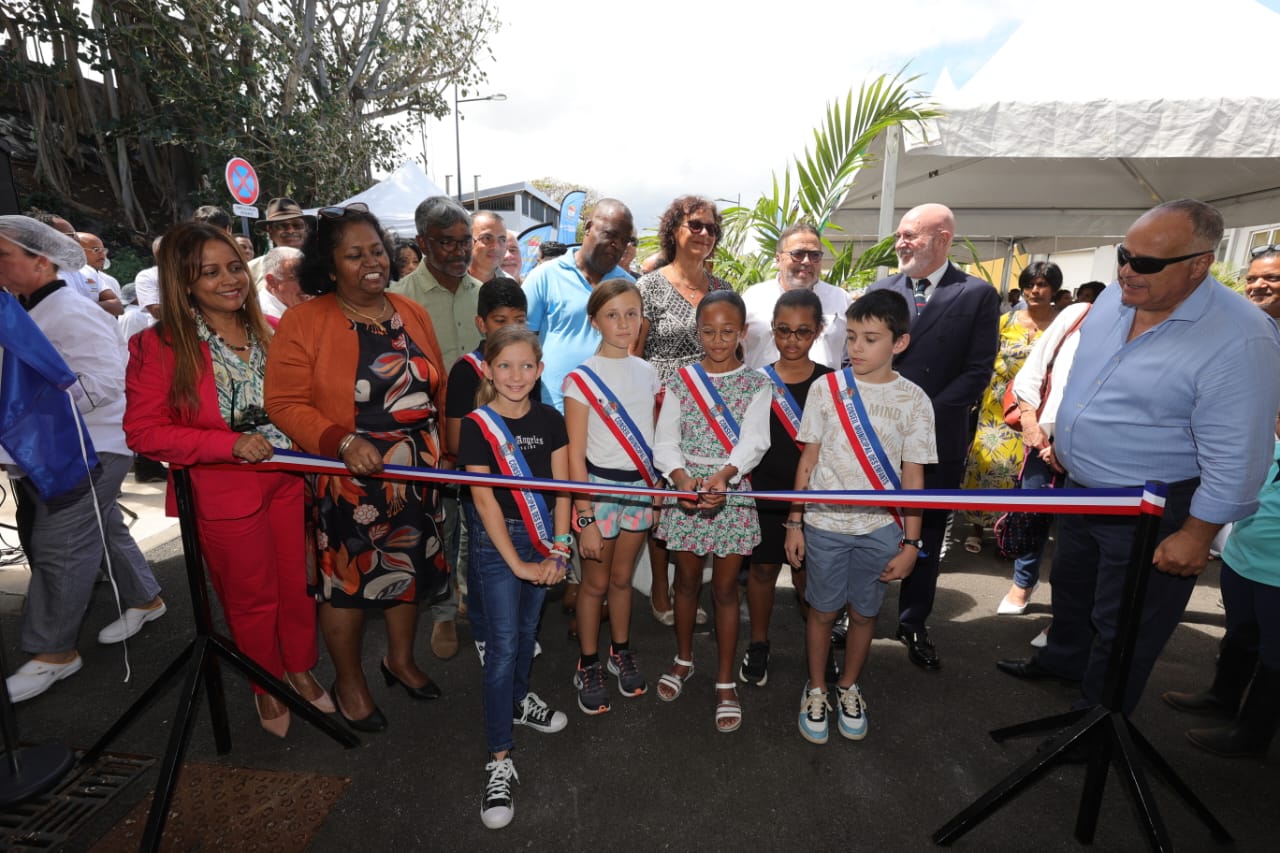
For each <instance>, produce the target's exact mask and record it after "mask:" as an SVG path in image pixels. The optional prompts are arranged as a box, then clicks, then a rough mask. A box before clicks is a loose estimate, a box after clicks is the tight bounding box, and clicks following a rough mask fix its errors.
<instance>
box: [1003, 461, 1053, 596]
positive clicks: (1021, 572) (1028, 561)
mask: <svg viewBox="0 0 1280 853" xmlns="http://www.w3.org/2000/svg"><path fill="white" fill-rule="evenodd" d="M1052 477H1053V469H1051V468H1050V467H1049V465H1048V463H1046V462H1045V461H1044V460H1043V459H1041V458H1040V453H1039V452H1038V451H1035V450H1032V451H1030V452H1029V453H1028V455H1027V461H1026V464H1025V465H1024V466H1023V468H1022V488H1024V489H1043V488H1044V487H1045V486H1046V485H1048V483H1049V480H1050V479H1052ZM1048 541H1049V537H1048V536H1046V537H1045V538H1044V539H1042V540H1040V544H1039V545H1038V546H1037V547H1036V548H1035V549H1034V550H1032V551H1028V552H1027V553H1026V554H1023V555H1022V556H1021V557H1018V558H1016V559H1015V560H1014V561H1013V582H1014V584H1016V585H1017V586H1018V587H1020V588H1021V589H1031V587H1033V586H1035V585H1036V584H1037V583H1039V581H1040V559H1041V558H1042V557H1043V556H1044V546H1045V544H1046V543H1047V542H1048Z"/></svg>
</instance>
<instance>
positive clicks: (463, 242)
mask: <svg viewBox="0 0 1280 853" xmlns="http://www.w3.org/2000/svg"><path fill="white" fill-rule="evenodd" d="M427 241H428V242H430V243H435V244H436V245H437V246H439V247H440V248H441V249H444V250H445V251H446V252H454V251H457V250H458V249H470V248H471V247H472V245H474V244H475V240H472V239H471V238H470V237H462V238H461V239H456V238H453V237H428V238H427Z"/></svg>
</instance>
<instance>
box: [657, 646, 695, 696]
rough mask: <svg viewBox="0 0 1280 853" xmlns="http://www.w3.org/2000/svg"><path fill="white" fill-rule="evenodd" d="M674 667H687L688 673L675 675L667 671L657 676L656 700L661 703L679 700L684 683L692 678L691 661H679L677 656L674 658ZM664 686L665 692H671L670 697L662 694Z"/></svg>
mask: <svg viewBox="0 0 1280 853" xmlns="http://www.w3.org/2000/svg"><path fill="white" fill-rule="evenodd" d="M675 665H676V666H687V667H688V668H689V671H688V672H686V673H685V674H684V675H679V674H677V673H674V672H671V671H667V672H664V673H662V675H660V676H658V688H657V691H658V698H659V699H661V700H662V701H663V702H674V701H676V700H677V699H679V698H680V694H681V693H683V692H684V683H685V682H686V681H688V680H689V679H690V678H692V677H693V661H691V660H681V659H680V657H678V656H677V657H676V658H675ZM664 686H665V687H666V688H667V690H669V691H671V695H670V696H668V695H667V694H666V693H663V692H662V688H663V687H664Z"/></svg>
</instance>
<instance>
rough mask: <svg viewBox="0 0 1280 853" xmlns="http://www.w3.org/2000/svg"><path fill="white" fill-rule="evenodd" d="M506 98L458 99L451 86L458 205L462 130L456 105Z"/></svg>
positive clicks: (459, 200)
mask: <svg viewBox="0 0 1280 853" xmlns="http://www.w3.org/2000/svg"><path fill="white" fill-rule="evenodd" d="M506 99H507V96H506V95H504V94H502V93H501V92H499V93H498V94H496V95H485V96H484V97H481V98H459V97H458V84H457V83H454V84H453V153H454V156H455V157H456V159H457V162H456V165H457V167H458V204H462V130H461V116H460V115H459V114H458V104H470V103H473V102H475V101H505V100H506Z"/></svg>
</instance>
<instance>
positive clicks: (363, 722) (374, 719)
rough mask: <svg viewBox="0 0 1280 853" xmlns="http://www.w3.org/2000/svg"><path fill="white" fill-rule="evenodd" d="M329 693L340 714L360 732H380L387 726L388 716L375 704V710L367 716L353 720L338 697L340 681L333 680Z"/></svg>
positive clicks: (349, 724)
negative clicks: (343, 708)
mask: <svg viewBox="0 0 1280 853" xmlns="http://www.w3.org/2000/svg"><path fill="white" fill-rule="evenodd" d="M329 695H330V696H332V697H333V704H334V707H336V708H337V709H338V716H339V717H341V718H342V719H343V721H344V722H346V724H347V725H348V726H350V727H351V728H353V729H355V730H356V731H358V732H380V731H383V730H385V729H386V727H387V717H386V715H385V714H383V713H382V711H380V710H378V706H377V705H374V706H373V712H372V713H370V714H369V716H367V717H362V718H361V719H359V720H353V719H351V718H350V717H348V716H347V713H346V711H343V710H342V702H341V701H340V700H339V699H338V682H336V681H335V682H333V684H332V686H330V687H329Z"/></svg>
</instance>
